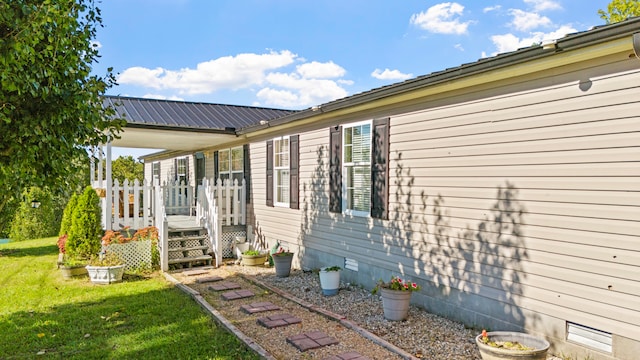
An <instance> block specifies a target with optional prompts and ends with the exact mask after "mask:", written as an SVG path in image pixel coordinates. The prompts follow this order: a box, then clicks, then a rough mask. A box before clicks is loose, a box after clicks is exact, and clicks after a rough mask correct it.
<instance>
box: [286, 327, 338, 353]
mask: <svg viewBox="0 0 640 360" xmlns="http://www.w3.org/2000/svg"><path fill="white" fill-rule="evenodd" d="M287 342H288V343H289V344H291V345H293V346H295V347H296V348H297V349H298V350H300V351H302V352H305V351H307V350H311V349H317V348H320V347H323V346H329V345H333V344H337V343H339V341H338V340H336V339H335V338H332V337H331V336H329V335H327V334H325V333H324V332H322V331H311V332H307V333H302V334H298V335H294V336H290V337H288V338H287Z"/></svg>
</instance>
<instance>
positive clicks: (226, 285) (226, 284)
mask: <svg viewBox="0 0 640 360" xmlns="http://www.w3.org/2000/svg"><path fill="white" fill-rule="evenodd" d="M240 287H241V286H240V284H238V283H234V282H232V281H223V282H221V283H217V284H213V285H211V286H209V290H213V291H224V290H234V289H240Z"/></svg>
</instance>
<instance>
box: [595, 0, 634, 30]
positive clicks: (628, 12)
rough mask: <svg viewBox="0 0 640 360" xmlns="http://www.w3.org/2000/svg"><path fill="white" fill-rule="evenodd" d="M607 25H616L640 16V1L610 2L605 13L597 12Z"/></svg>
mask: <svg viewBox="0 0 640 360" xmlns="http://www.w3.org/2000/svg"><path fill="white" fill-rule="evenodd" d="M598 15H600V17H601V18H602V19H603V20H604V21H606V22H607V24H613V23H617V22H620V21H623V20H626V19H628V18H630V17H633V16H640V0H612V1H611V2H610V3H609V5H608V6H607V11H604V10H598Z"/></svg>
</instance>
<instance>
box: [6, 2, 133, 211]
mask: <svg viewBox="0 0 640 360" xmlns="http://www.w3.org/2000/svg"><path fill="white" fill-rule="evenodd" d="M101 25H102V19H101V18H100V10H99V9H98V8H97V7H95V5H94V1H92V0H55V1H54V0H11V1H0V134H2V135H1V136H2V140H1V141H0V213H2V210H3V208H4V207H5V205H6V204H8V203H10V202H11V200H12V199H16V198H18V197H19V194H20V191H21V189H23V188H25V187H30V186H40V187H50V188H52V189H56V188H68V187H69V186H68V175H69V172H70V169H72V166H70V165H71V164H72V161H73V160H76V159H78V158H82V159H86V158H87V154H86V151H85V150H84V147H85V146H88V145H91V144H98V143H105V142H107V140H108V139H109V138H113V137H116V136H117V133H118V132H119V131H120V129H121V127H122V126H123V121H122V120H118V119H115V111H114V110H113V109H112V108H105V107H104V106H103V103H102V99H101V96H102V95H103V94H104V93H105V91H106V90H107V89H108V88H109V87H111V86H112V85H113V84H115V77H114V76H113V74H112V73H111V69H109V70H108V71H107V74H106V75H105V76H104V77H101V76H96V75H92V74H91V68H92V64H93V63H94V62H95V61H97V59H98V57H99V55H98V47H97V46H96V44H94V43H93V39H94V38H95V35H96V29H97V27H98V26H101Z"/></svg>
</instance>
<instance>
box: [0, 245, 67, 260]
mask: <svg viewBox="0 0 640 360" xmlns="http://www.w3.org/2000/svg"><path fill="white" fill-rule="evenodd" d="M19 244H20V243H19V242H12V243H9V244H6V246H5V247H4V248H3V249H0V256H5V257H23V256H47V255H55V254H57V253H58V251H59V250H58V246H57V245H56V244H52V245H46V246H38V247H16V246H15V245H19Z"/></svg>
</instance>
